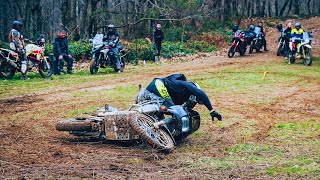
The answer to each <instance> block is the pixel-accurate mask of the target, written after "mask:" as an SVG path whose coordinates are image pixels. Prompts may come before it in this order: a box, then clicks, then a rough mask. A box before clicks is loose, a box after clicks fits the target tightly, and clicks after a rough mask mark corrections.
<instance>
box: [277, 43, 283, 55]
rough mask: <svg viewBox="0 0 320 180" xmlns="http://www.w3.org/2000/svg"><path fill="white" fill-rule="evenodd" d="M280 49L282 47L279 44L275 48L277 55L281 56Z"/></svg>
mask: <svg viewBox="0 0 320 180" xmlns="http://www.w3.org/2000/svg"><path fill="white" fill-rule="evenodd" d="M281 49H282V45H279V46H278V49H277V56H281Z"/></svg>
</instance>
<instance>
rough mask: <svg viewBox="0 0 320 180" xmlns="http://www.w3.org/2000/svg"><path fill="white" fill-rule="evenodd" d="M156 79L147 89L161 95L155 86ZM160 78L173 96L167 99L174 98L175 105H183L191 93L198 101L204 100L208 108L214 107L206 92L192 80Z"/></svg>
mask: <svg viewBox="0 0 320 180" xmlns="http://www.w3.org/2000/svg"><path fill="white" fill-rule="evenodd" d="M155 80H156V79H155ZM155 80H153V81H152V82H151V83H150V84H149V86H148V87H147V88H146V89H147V90H148V91H150V92H152V93H154V94H156V95H157V96H160V97H161V95H160V93H159V92H158V90H157V88H156V86H155V83H154V81H155ZM159 80H161V81H162V82H163V83H164V85H165V87H166V88H167V90H168V93H169V95H170V97H171V99H169V100H168V99H165V100H166V101H167V102H170V101H171V100H172V101H173V103H174V104H175V105H182V104H183V103H184V102H186V101H187V100H188V99H189V98H190V96H191V95H194V96H196V98H197V101H198V102H202V103H203V104H204V105H205V106H206V107H207V108H208V110H210V111H211V110H212V109H213V108H212V105H211V102H210V100H209V98H208V96H207V95H206V93H205V92H203V91H202V90H201V89H198V88H197V86H196V85H195V84H193V83H192V82H188V81H182V80H175V79H172V78H159ZM172 101H171V102H172ZM169 104H170V103H169ZM174 104H171V105H174Z"/></svg>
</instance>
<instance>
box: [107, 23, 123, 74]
mask: <svg viewBox="0 0 320 180" xmlns="http://www.w3.org/2000/svg"><path fill="white" fill-rule="evenodd" d="M107 29H108V32H107V34H106V35H105V36H104V37H103V41H107V42H108V45H109V46H110V47H111V49H110V51H111V52H113V53H112V54H113V57H112V58H114V63H115V65H116V69H117V73H120V72H121V64H120V55H119V48H118V43H119V40H120V37H119V34H118V33H117V31H116V30H115V26H114V25H113V24H109V25H108V26H107Z"/></svg>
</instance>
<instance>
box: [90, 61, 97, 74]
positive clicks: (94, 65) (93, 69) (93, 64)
mask: <svg viewBox="0 0 320 180" xmlns="http://www.w3.org/2000/svg"><path fill="white" fill-rule="evenodd" d="M98 70H99V64H98V63H97V61H96V60H95V59H91V61H90V73H91V74H97V73H98Z"/></svg>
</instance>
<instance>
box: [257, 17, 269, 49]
mask: <svg viewBox="0 0 320 180" xmlns="http://www.w3.org/2000/svg"><path fill="white" fill-rule="evenodd" d="M258 27H260V28H261V32H262V33H263V36H262V43H263V46H264V51H269V50H268V49H267V41H266V37H265V36H266V33H265V31H264V29H263V22H259V24H258Z"/></svg>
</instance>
